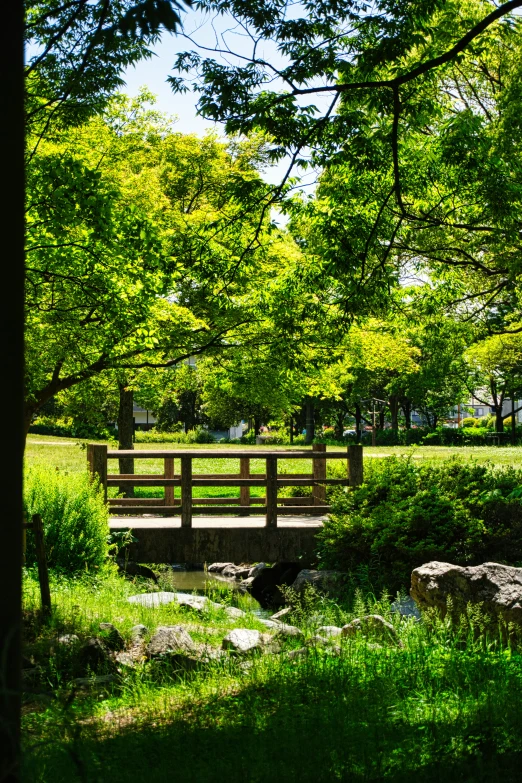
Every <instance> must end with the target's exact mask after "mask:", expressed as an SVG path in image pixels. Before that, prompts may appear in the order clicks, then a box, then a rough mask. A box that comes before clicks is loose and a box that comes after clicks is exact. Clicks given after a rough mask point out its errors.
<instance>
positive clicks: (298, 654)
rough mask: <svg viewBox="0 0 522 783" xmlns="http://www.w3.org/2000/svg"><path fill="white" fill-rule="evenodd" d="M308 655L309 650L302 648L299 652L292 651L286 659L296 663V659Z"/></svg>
mask: <svg viewBox="0 0 522 783" xmlns="http://www.w3.org/2000/svg"><path fill="white" fill-rule="evenodd" d="M307 654H308V648H307V647H300V648H299V649H298V650H290V652H289V653H287V654H286V657H287V658H289V660H291V661H294V660H296V658H304V656H305V655H307Z"/></svg>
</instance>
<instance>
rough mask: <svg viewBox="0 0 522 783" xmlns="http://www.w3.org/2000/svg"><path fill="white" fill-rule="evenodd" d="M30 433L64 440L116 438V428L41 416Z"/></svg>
mask: <svg viewBox="0 0 522 783" xmlns="http://www.w3.org/2000/svg"><path fill="white" fill-rule="evenodd" d="M29 432H31V433H33V434H35V435H58V436H61V437H63V438H93V439H95V440H109V439H110V438H114V437H115V435H116V433H117V430H116V428H115V427H97V426H95V425H94V424H87V423H86V422H83V421H77V420H75V419H52V418H50V417H49V416H39V417H38V418H37V419H35V420H34V421H33V423H32V424H31V426H30V427H29Z"/></svg>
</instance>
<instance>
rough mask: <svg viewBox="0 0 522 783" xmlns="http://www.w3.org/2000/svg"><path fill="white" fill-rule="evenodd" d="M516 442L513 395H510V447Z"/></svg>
mask: <svg viewBox="0 0 522 783" xmlns="http://www.w3.org/2000/svg"><path fill="white" fill-rule="evenodd" d="M516 442H517V422H516V419H515V395H514V394H512V395H511V445H512V446H514V445H515V444H516Z"/></svg>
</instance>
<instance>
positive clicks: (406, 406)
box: [401, 398, 411, 430]
mask: <svg viewBox="0 0 522 783" xmlns="http://www.w3.org/2000/svg"><path fill="white" fill-rule="evenodd" d="M401 408H402V412H403V413H404V418H405V420H406V429H407V430H411V402H410V401H409V400H408V398H405V399H404V400H403V401H402V403H401Z"/></svg>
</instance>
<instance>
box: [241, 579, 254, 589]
mask: <svg viewBox="0 0 522 783" xmlns="http://www.w3.org/2000/svg"><path fill="white" fill-rule="evenodd" d="M253 582H254V577H253V576H249V577H248V579H243V581H242V582H240V583H239V589H240V590H241V591H242V592H244V593H246V591H247V590H248V588H249V587H251V586H252V584H253Z"/></svg>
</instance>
